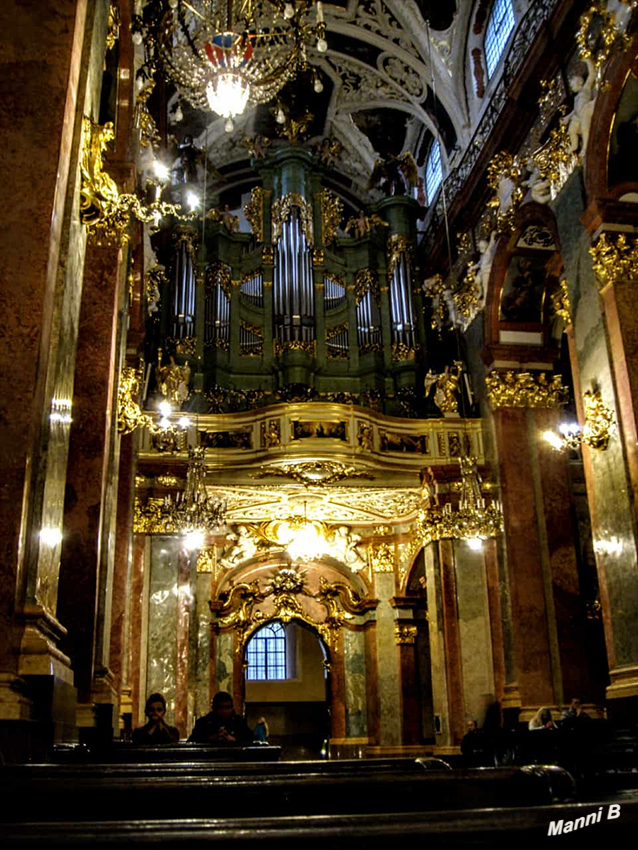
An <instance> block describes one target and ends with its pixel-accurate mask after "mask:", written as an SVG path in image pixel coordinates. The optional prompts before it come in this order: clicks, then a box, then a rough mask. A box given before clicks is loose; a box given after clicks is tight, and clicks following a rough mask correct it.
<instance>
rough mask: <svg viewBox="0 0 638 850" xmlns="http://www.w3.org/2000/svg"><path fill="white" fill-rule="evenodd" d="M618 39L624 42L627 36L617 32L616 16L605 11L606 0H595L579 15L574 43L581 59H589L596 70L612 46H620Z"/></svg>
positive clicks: (609, 52) (602, 64)
mask: <svg viewBox="0 0 638 850" xmlns="http://www.w3.org/2000/svg"><path fill="white" fill-rule="evenodd" d="M628 5H629V4H628ZM619 41H620V42H622V43H626V41H627V37H626V36H625V34H624V33H621V32H619V30H618V27H617V26H616V16H615V15H614V13H613V12H609V11H607V2H606V0H595V2H594V3H592V5H591V6H590V7H589V9H588V10H587V11H586V12H583V14H582V15H581V16H580V27H579V29H578V33H577V34H576V43H577V44H578V52H579V54H580V56H581V59H591V60H592V61H593V62H594V64H595V67H596V70H598V69H600V68H602V67H603V66H604V65H605V64H606V62H607V60H608V59H609V57H610V55H611V52H612V50H613V49H614V47H618V48H621V47H622V44H620V43H619Z"/></svg>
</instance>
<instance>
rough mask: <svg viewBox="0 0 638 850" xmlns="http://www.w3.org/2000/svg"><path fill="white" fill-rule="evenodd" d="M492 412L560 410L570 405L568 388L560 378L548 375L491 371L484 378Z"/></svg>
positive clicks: (544, 373)
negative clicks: (522, 409)
mask: <svg viewBox="0 0 638 850" xmlns="http://www.w3.org/2000/svg"><path fill="white" fill-rule="evenodd" d="M485 384H486V386H487V398H488V401H489V403H490V405H491V407H492V409H493V410H498V408H500V407H530V408H538V407H547V408H558V407H562V406H563V405H564V404H566V403H567V392H568V391H567V387H564V386H563V384H562V381H561V377H560V375H551V377H550V379H549V380H548V376H547V373H546V372H537V373H534V374H532V373H531V372H511V371H510V372H491V373H490V374H489V375H488V376H487V377H486V378H485Z"/></svg>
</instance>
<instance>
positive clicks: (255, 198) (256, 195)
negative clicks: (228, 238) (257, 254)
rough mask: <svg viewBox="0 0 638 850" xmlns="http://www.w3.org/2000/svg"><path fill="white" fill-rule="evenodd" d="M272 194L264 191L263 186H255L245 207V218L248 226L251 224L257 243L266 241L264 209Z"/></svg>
mask: <svg viewBox="0 0 638 850" xmlns="http://www.w3.org/2000/svg"><path fill="white" fill-rule="evenodd" d="M270 194H271V193H270V192H269V191H267V190H266V189H262V188H261V186H255V188H254V189H253V190H252V192H251V193H250V198H249V200H248V202H247V203H246V206H245V207H244V216H245V218H246V221H247V222H248V224H250V227H251V229H252V231H253V234H254V236H255V239H256V240H257V242H263V241H264V208H265V203H266V199H267V198H268V197H269V196H270Z"/></svg>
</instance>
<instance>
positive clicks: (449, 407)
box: [424, 360, 464, 414]
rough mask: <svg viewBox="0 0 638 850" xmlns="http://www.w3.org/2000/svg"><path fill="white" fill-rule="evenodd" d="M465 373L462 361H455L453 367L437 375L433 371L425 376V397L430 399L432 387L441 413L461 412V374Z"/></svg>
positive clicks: (435, 401)
mask: <svg viewBox="0 0 638 850" xmlns="http://www.w3.org/2000/svg"><path fill="white" fill-rule="evenodd" d="M463 371H464V366H463V363H462V361H460V360H455V361H454V363H453V365H452V366H451V367H450V366H446V367H445V370H444V371H443V372H441V373H439V374H435V373H434V372H433V371H432V370H431V369H429V370H428V373H427V375H426V376H425V381H424V386H425V397H426V398H428V396H429V395H430V391H431V389H432V387H433V386H434V387H435V390H434V403H435V404H436V406H437V407H438V408H439V410H440V411H441V413H444V414H445V413H458V412H459V394H460V386H459V384H460V380H461V374H462V373H463Z"/></svg>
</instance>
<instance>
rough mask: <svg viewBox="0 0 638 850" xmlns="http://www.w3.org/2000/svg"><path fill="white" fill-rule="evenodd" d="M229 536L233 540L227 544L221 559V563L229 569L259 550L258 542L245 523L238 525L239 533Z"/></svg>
mask: <svg viewBox="0 0 638 850" xmlns="http://www.w3.org/2000/svg"><path fill="white" fill-rule="evenodd" d="M229 538H230V541H231V542H230V543H227V544H226V546H225V547H224V549H223V550H222V554H221V557H220V559H219V563H220V565H221V566H222V567H224V569H227V570H231V569H233V567H236V566H237V565H238V564H241V563H242V562H243V561H247V560H248V559H249V558H252V557H253V556H254V555H255V552H256V551H257V542H256V540H255V538H254V536H253V535H252V534H251V533H250V531H249V530H248V529H247V528H246V526H245V525H240V526H238V527H237V533H236V534H231V535H229Z"/></svg>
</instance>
